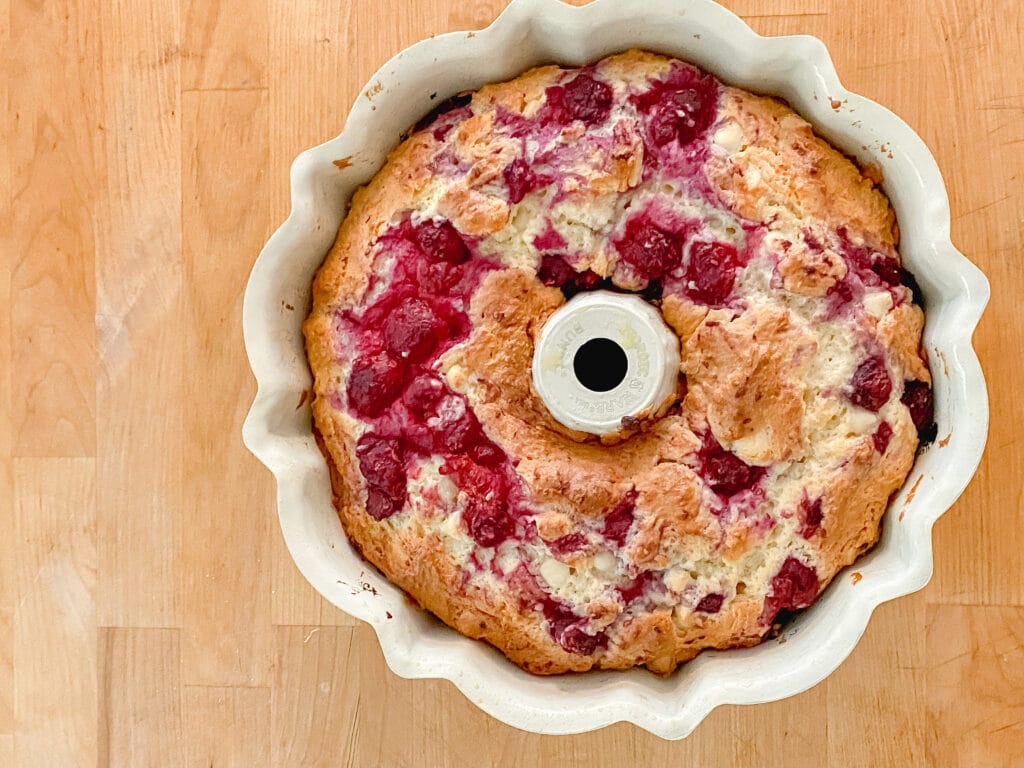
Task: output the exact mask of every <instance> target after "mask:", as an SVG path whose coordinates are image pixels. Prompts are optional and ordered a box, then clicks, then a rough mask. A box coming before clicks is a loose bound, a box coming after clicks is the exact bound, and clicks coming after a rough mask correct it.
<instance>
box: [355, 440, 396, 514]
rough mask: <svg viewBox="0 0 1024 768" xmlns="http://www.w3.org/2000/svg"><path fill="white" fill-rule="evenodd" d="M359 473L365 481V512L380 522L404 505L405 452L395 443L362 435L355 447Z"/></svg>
mask: <svg viewBox="0 0 1024 768" xmlns="http://www.w3.org/2000/svg"><path fill="white" fill-rule="evenodd" d="M356 456H357V457H358V458H359V471H360V472H361V473H362V475H363V477H364V478H365V479H366V484H367V486H369V487H368V488H367V499H366V511H367V513H368V514H369V515H370V516H371V517H373V518H374V519H375V520H383V519H384V518H385V517H388V516H390V515H392V514H394V513H395V512H397V511H398V510H400V509H401V508H402V507H403V506H404V505H405V497H406V481H405V476H406V474H405V450H404V449H403V448H402V445H401V443H399V442H398V441H397V440H390V439H388V438H383V437H379V436H378V435H374V434H365V435H363V436H362V437H361V438H359V442H358V443H357V445H356Z"/></svg>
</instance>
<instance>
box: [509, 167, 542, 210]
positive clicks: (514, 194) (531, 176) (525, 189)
mask: <svg viewBox="0 0 1024 768" xmlns="http://www.w3.org/2000/svg"><path fill="white" fill-rule="evenodd" d="M502 176H503V177H504V179H505V185H506V186H507V187H508V201H509V202H510V203H518V202H520V201H521V200H522V199H523V198H524V197H526V196H527V195H528V194H529V193H530V192H532V191H533V190H534V189H536V188H537V186H538V185H539V184H540V179H538V178H537V175H536V174H535V173H534V172H533V170H532V169H531V168H530V164H529V163H528V162H527V161H526V158H525V157H517V158H516V159H515V160H513V161H512V162H511V163H509V164H508V165H506V166H505V170H504V171H503V172H502Z"/></svg>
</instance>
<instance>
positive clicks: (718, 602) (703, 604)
mask: <svg viewBox="0 0 1024 768" xmlns="http://www.w3.org/2000/svg"><path fill="white" fill-rule="evenodd" d="M724 602H725V595H720V594H717V593H712V594H710V595H704V597H702V598H701V599H700V602H699V603H697V607H696V608H694V609H693V610H695V611H696V612H697V613H718V612H719V611H720V610H722V603H724Z"/></svg>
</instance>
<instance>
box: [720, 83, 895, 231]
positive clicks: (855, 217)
mask: <svg viewBox="0 0 1024 768" xmlns="http://www.w3.org/2000/svg"><path fill="white" fill-rule="evenodd" d="M721 112H722V115H723V117H724V119H725V121H726V122H729V121H732V122H734V123H735V124H736V125H738V126H739V128H740V131H741V133H742V135H743V145H742V147H741V148H740V149H739V150H738V151H736V152H731V153H722V154H715V155H714V156H713V158H712V160H711V161H710V162H709V163H708V166H707V170H708V178H709V179H710V180H711V182H712V184H713V185H715V186H716V188H717V190H718V191H719V194H720V195H721V197H722V200H723V201H725V203H726V204H727V205H729V207H730V208H732V209H733V210H734V211H736V212H737V213H739V214H740V215H741V216H744V217H745V218H747V219H750V220H751V221H762V222H764V223H766V224H769V225H775V224H779V223H783V222H786V221H797V222H820V224H819V226H820V227H821V229H822V230H835V229H838V228H839V227H848V228H850V229H852V230H854V231H856V232H860V233H865V234H867V233H870V234H872V235H874V236H876V237H878V238H879V240H880V244H888V245H894V244H895V230H894V225H895V221H896V219H895V215H894V213H893V210H892V207H891V206H890V205H889V201H888V200H887V199H886V198H885V196H884V195H883V194H882V193H881V191H880V190H879V189H878V188H877V187H876V186H875V183H874V181H873V180H872V179H871V178H869V177H868V176H865V175H864V174H863V173H862V172H861V170H860V169H859V168H858V167H857V166H856V165H854V164H853V163H851V162H850V161H849V160H848V159H847V158H846V157H844V156H843V155H841V154H840V153H839V152H837V151H836V150H835V149H834V148H832V147H831V146H829V145H828V144H827V143H826V142H825V141H824V140H823V139H821V138H819V137H818V136H816V135H815V133H814V129H813V128H812V127H811V125H810V123H808V122H807V121H806V120H804V119H803V118H802V117H800V116H799V115H797V114H796V113H795V112H793V110H792V109H790V108H789V107H788V106H786V105H785V104H783V103H782V102H780V101H778V100H776V99H773V98H769V97H766V96H756V95H754V94H752V93H747V92H745V91H740V90H738V89H735V88H731V89H729V90H728V91H727V92H726V94H725V95H724V96H723V99H722V104H721ZM780 220H781V221H780Z"/></svg>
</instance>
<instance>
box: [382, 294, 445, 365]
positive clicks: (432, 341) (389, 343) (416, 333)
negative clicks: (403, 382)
mask: <svg viewBox="0 0 1024 768" xmlns="http://www.w3.org/2000/svg"><path fill="white" fill-rule="evenodd" d="M448 333H449V329H448V324H447V323H446V322H445V321H444V319H443V318H441V317H439V316H438V315H437V313H436V312H435V311H434V309H433V308H432V307H431V306H430V305H429V304H427V303H426V302H425V301H423V300H422V299H410V300H408V301H406V302H404V303H402V304H400V305H399V306H398V307H396V308H395V309H394V310H393V311H392V312H391V314H390V315H388V318H387V320H385V321H384V346H385V347H386V348H387V350H388V352H390V353H391V354H392V355H394V356H395V357H398V358H402V359H405V360H408V361H409V362H412V363H421V362H423V361H424V360H426V359H427V358H428V357H430V354H431V353H432V352H433V351H434V349H435V348H436V347H437V345H438V344H439V343H440V342H441V341H443V340H444V339H445V338H446V337H447V336H448Z"/></svg>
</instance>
